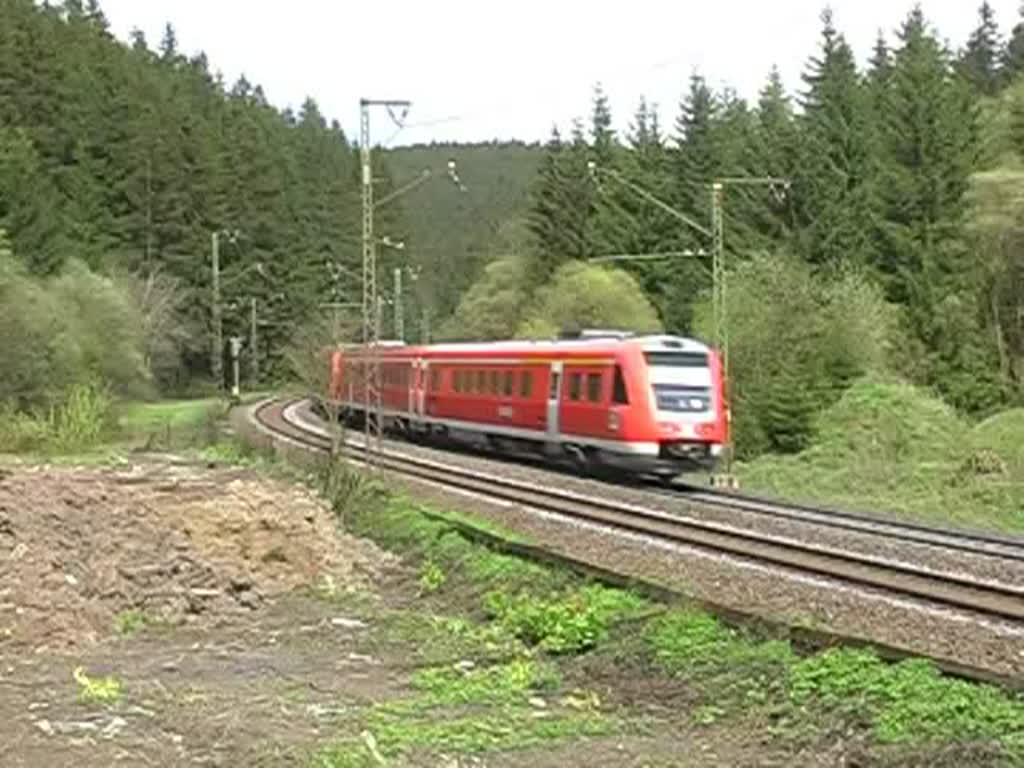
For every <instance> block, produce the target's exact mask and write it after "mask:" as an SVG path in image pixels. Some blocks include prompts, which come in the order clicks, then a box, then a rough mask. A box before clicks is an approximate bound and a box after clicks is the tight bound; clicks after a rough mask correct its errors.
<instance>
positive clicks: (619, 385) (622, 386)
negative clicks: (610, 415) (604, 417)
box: [612, 365, 629, 405]
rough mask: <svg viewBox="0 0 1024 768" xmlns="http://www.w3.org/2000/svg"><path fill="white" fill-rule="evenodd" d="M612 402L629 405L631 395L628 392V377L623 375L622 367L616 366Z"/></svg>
mask: <svg viewBox="0 0 1024 768" xmlns="http://www.w3.org/2000/svg"><path fill="white" fill-rule="evenodd" d="M612 402H613V403H618V404H619V405H629V395H628V394H627V393H626V379H625V377H623V375H622V368H621V367H620V366H618V365H616V366H615V377H614V378H613V379H612Z"/></svg>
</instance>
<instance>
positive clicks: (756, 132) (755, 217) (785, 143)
mask: <svg viewBox="0 0 1024 768" xmlns="http://www.w3.org/2000/svg"><path fill="white" fill-rule="evenodd" d="M798 150H799V134H798V132H797V125H796V120H795V117H794V115H793V105H792V103H791V101H790V98H789V96H788V95H787V94H786V90H785V88H784V86H783V84H782V76H781V75H780V74H779V70H778V69H777V68H776V67H773V68H772V70H771V72H770V73H769V75H768V80H767V82H766V83H765V85H764V86H763V87H762V88H761V91H760V93H759V96H758V102H757V110H756V113H755V121H754V126H753V129H752V136H751V138H750V141H749V143H748V146H747V153H746V163H745V165H746V169H747V170H748V171H749V172H750V173H752V174H754V175H756V176H761V177H773V178H780V179H792V178H793V176H794V174H795V172H796V162H797V153H798ZM783 189H784V188H783ZM776 192H778V193H779V196H778V197H777V196H776V195H772V194H770V195H769V196H768V197H767V198H764V197H763V196H762V203H761V204H760V205H755V206H751V208H750V211H749V213H750V215H751V217H752V218H751V226H753V227H754V228H755V229H756V231H757V233H758V235H759V237H760V244H761V245H762V247H772V246H773V245H778V244H781V243H783V242H786V241H787V240H788V239H789V238H790V237H791V232H792V225H793V221H792V207H791V204H790V200H789V196H788V195H785V194H784V193H783V192H782V191H781V190H776Z"/></svg>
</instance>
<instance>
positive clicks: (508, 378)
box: [502, 371, 515, 397]
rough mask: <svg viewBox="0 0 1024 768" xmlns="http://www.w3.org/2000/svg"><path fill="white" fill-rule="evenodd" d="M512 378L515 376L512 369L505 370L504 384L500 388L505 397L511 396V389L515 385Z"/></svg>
mask: <svg viewBox="0 0 1024 768" xmlns="http://www.w3.org/2000/svg"><path fill="white" fill-rule="evenodd" d="M514 378H515V376H514V374H513V373H512V371H505V381H504V385H505V386H504V387H503V388H502V392H503V393H504V395H505V397H511V396H512V389H513V387H514V386H515V383H514V381H513V379H514Z"/></svg>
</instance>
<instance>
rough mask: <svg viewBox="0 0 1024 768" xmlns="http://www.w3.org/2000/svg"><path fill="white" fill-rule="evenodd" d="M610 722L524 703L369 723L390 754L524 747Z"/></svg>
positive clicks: (600, 729)
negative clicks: (540, 712) (542, 712)
mask: <svg viewBox="0 0 1024 768" xmlns="http://www.w3.org/2000/svg"><path fill="white" fill-rule="evenodd" d="M614 727H615V724H614V722H613V721H612V720H611V719H609V718H608V717H605V716H603V715H599V714H595V713H576V712H573V713H569V714H566V715H562V716H548V717H543V718H542V717H537V716H536V713H535V712H533V711H530V710H524V709H511V710H501V711H497V712H489V713H486V714H480V715H469V716H463V717H454V718H450V719H444V720H435V719H423V720H410V719H407V718H404V719H401V720H388V719H383V718H376V719H374V720H373V721H372V722H371V725H370V728H371V729H372V730H371V732H372V733H373V734H374V736H375V737H376V739H377V741H378V742H379V743H380V745H381V751H382V752H383V753H384V754H385V755H394V754H396V753H401V752H403V751H406V750H408V749H411V748H427V749H429V750H431V751H434V752H445V753H449V754H450V753H452V752H454V753H458V754H479V753H483V752H493V751H501V750H510V749H524V748H526V747H533V746H537V745H540V744H544V743H546V742H552V741H558V740H562V741H564V740H569V739H579V738H582V737H587V736H603V735H606V734H609V733H611V732H613V730H614Z"/></svg>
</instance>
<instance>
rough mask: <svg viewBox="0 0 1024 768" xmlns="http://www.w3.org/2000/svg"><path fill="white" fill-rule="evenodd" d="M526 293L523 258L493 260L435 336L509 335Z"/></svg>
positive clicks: (455, 338)
mask: <svg viewBox="0 0 1024 768" xmlns="http://www.w3.org/2000/svg"><path fill="white" fill-rule="evenodd" d="M528 295H529V285H528V279H527V268H526V261H525V259H523V258H522V257H520V256H514V255H513V256H505V257H501V258H498V259H495V260H494V261H492V262H491V263H490V264H488V265H487V268H486V269H485V270H484V273H483V275H482V276H481V278H480V279H479V280H478V281H477V282H475V283H474V284H473V285H472V286H471V287H470V289H469V290H468V291H467V292H466V293H465V294H464V295H463V297H462V299H461V300H460V301H459V305H458V307H456V309H455V314H454V315H453V316H452V317H451V318H450V319H449V320H448V321H447V322H445V323H444V324H443V325H442V326H441V330H440V333H439V334H438V336H439V337H440V338H441V339H446V340H449V341H462V340H474V341H477V340H480V341H485V340H495V339H507V338H509V337H511V336H512V334H513V332H514V331H515V328H516V326H517V325H518V323H519V318H520V315H521V314H522V311H523V305H524V304H525V303H526V300H527V297H528Z"/></svg>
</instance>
